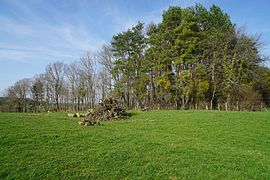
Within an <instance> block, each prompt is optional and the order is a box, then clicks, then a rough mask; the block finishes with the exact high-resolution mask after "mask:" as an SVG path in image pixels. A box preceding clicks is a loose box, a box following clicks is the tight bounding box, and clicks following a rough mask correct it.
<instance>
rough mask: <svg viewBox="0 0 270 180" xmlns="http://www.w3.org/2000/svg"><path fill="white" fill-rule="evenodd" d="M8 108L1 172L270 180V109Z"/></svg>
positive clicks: (0, 124)
mask: <svg viewBox="0 0 270 180" xmlns="http://www.w3.org/2000/svg"><path fill="white" fill-rule="evenodd" d="M131 113H132V117H131V118H130V119H128V120H124V121H117V122H104V123H102V124H101V125H100V126H95V127H92V126H80V125H79V124H78V121H79V120H78V119H74V118H69V117H67V115H66V114H65V113H44V114H18V113H0V138H1V139H0V179H6V178H7V179H9V178H10V179H63V178H72V179H91V178H92V179H176V178H177V179H182V178H188V179H206V178H207V179H254V178H257V179H270V113H269V112H217V111H150V112H136V111H132V112H131Z"/></svg>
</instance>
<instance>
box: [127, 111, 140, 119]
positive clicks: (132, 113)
mask: <svg viewBox="0 0 270 180" xmlns="http://www.w3.org/2000/svg"><path fill="white" fill-rule="evenodd" d="M127 114H128V117H129V118H130V117H131V116H137V115H138V114H139V113H138V112H135V111H131V112H128V113H127Z"/></svg>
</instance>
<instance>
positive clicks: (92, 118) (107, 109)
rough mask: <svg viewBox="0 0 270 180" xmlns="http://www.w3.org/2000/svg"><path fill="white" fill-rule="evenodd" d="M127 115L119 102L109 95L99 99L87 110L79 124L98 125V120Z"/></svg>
mask: <svg viewBox="0 0 270 180" xmlns="http://www.w3.org/2000/svg"><path fill="white" fill-rule="evenodd" d="M127 117H128V114H127V112H126V110H125V109H124V108H123V106H122V105H121V103H120V102H119V101H117V100H116V99H113V98H112V97H109V98H105V99H103V100H101V101H100V103H99V104H98V105H97V106H96V107H95V108H94V109H91V110H89V111H88V113H87V115H86V117H84V118H83V119H82V120H81V122H80V124H81V125H86V126H89V125H96V124H98V125H99V124H100V121H112V120H120V119H126V118H127Z"/></svg>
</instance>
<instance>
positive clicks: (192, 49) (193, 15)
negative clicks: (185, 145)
mask: <svg viewBox="0 0 270 180" xmlns="http://www.w3.org/2000/svg"><path fill="white" fill-rule="evenodd" d="M261 46H262V43H261V41H260V38H259V36H251V35H248V34H247V33H245V31H244V30H243V29H241V28H237V27H236V25H235V24H233V23H232V22H231V20H230V17H229V15H228V14H226V13H224V12H223V11H222V10H221V9H220V8H219V7H218V6H216V5H212V6H211V7H210V9H206V8H205V7H203V6H202V5H200V4H196V5H195V6H194V7H187V8H181V7H177V6H174V7H170V8H169V9H168V10H166V11H164V13H163V15H162V21H161V22H160V23H158V24H154V23H150V24H147V25H145V24H143V23H141V22H138V23H137V24H136V25H135V26H133V27H132V28H130V29H128V30H126V31H123V32H120V33H118V34H116V35H114V36H113V37H112V40H111V42H110V43H107V44H104V45H103V46H102V48H100V50H99V51H98V52H95V53H90V52H88V53H86V55H85V56H83V57H81V58H80V60H79V61H76V62H74V63H72V64H69V65H66V64H64V63H62V62H56V63H53V64H49V65H48V66H47V68H46V72H45V73H43V74H40V75H37V76H35V77H34V78H32V79H23V80H20V81H18V82H16V83H15V84H14V85H13V86H12V87H9V88H8V90H7V92H6V100H5V101H6V103H4V107H3V105H2V109H3V108H4V109H6V110H8V111H20V112H25V111H29V110H31V111H35V112H39V111H47V110H55V111H60V110H66V111H67V110H85V109H87V108H92V107H93V106H94V105H95V104H96V103H97V102H98V101H99V99H102V98H104V97H106V96H114V97H116V98H118V99H120V100H121V101H122V102H123V103H124V104H125V105H126V107H127V108H130V109H131V108H137V109H140V108H143V107H147V108H154V109H220V110H257V109H262V108H265V107H267V106H269V105H270V69H269V68H267V67H265V66H264V62H265V61H266V60H267V59H268V58H267V57H264V56H263V55H261V54H260V51H259V50H260V48H261Z"/></svg>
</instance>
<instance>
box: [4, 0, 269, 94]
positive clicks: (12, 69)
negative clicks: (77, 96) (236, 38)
mask: <svg viewBox="0 0 270 180" xmlns="http://www.w3.org/2000/svg"><path fill="white" fill-rule="evenodd" d="M196 3H200V4H202V5H203V6H205V7H206V8H209V7H210V6H211V5H212V4H216V5H218V6H219V7H221V9H222V10H223V11H224V12H226V13H228V14H229V16H230V17H231V20H232V22H233V23H235V24H236V25H237V27H244V28H245V29H246V32H247V33H248V34H250V35H259V34H260V35H261V38H262V41H263V44H264V47H263V48H262V50H261V52H260V53H261V54H263V55H269V56H270V21H269V18H270V11H269V7H270V1H269V0H256V1H253V0H250V1H249V0H197V1H196V0H136V1H135V0H0V92H2V93H3V92H4V90H5V89H6V88H7V87H8V86H11V85H13V84H14V83H15V82H16V81H18V80H20V79H23V78H31V77H33V76H34V75H36V74H39V73H43V72H44V71H45V67H46V65H48V64H49V63H53V62H55V61H63V62H65V63H71V62H73V61H75V60H77V59H79V57H80V56H82V55H84V54H85V53H86V51H88V50H90V51H96V50H98V49H99V48H100V47H101V46H102V44H104V43H106V42H110V41H111V39H112V36H113V35H115V34H117V33H118V32H121V31H125V30H127V29H128V28H130V27H132V26H133V25H135V24H136V23H137V22H138V21H141V22H143V23H146V24H148V23H150V22H154V23H159V22H160V21H161V16H162V13H163V11H164V10H167V9H168V7H170V6H181V7H188V6H193V5H195V4H196ZM267 66H270V63H268V64H267Z"/></svg>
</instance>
